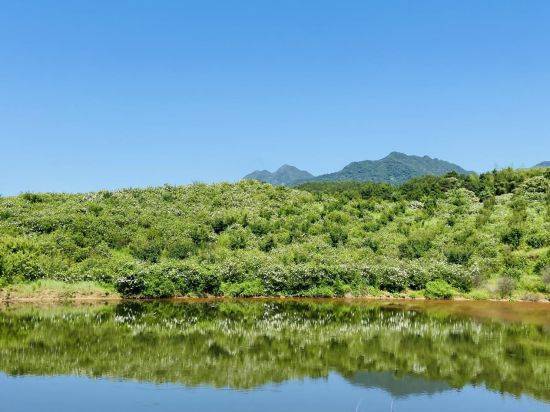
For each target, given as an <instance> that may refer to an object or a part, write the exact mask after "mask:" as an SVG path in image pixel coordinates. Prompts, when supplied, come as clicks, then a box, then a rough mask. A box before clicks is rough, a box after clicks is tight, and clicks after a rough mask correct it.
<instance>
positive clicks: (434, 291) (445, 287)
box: [424, 279, 454, 299]
mask: <svg viewBox="0 0 550 412" xmlns="http://www.w3.org/2000/svg"><path fill="white" fill-rule="evenodd" d="M453 295H454V290H453V288H452V287H451V285H449V284H448V283H447V282H445V281H444V280H441V279H438V280H432V281H430V282H428V283H426V289H425V290H424V296H425V297H426V298H428V299H451V298H452V297H453Z"/></svg>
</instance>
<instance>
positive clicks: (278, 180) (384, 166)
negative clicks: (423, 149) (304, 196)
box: [244, 152, 470, 186]
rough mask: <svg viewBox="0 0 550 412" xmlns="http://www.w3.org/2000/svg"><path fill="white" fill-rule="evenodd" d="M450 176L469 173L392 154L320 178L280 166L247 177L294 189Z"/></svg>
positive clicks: (440, 162) (426, 158) (425, 158)
mask: <svg viewBox="0 0 550 412" xmlns="http://www.w3.org/2000/svg"><path fill="white" fill-rule="evenodd" d="M448 172H457V173H460V174H467V173H470V172H468V171H467V170H464V169H463V168H462V167H460V166H458V165H456V164H454V163H449V162H446V161H444V160H439V159H432V158H431V157H429V156H409V155H406V154H404V153H399V152H391V153H390V154H389V155H387V156H386V157H384V158H383V159H380V160H363V161H362V162H352V163H350V164H349V165H347V166H346V167H344V168H343V169H342V170H340V171H338V172H334V173H329V174H325V175H321V176H317V177H316V176H313V175H312V174H311V173H309V172H306V171H305V170H300V169H297V168H296V167H294V166H289V165H284V166H281V167H280V168H279V169H278V170H277V171H276V172H274V173H271V172H268V171H267V170H256V171H255V172H252V173H250V174H248V175H246V176H245V177H244V179H254V180H259V181H261V182H266V183H271V184H274V185H287V186H293V185H298V184H301V183H306V182H330V181H344V180H355V181H360V182H386V183H392V184H400V183H404V182H406V181H407V180H409V179H411V178H413V177H418V176H424V175H444V174H445V173H448Z"/></svg>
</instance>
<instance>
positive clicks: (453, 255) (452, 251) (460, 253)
mask: <svg viewBox="0 0 550 412" xmlns="http://www.w3.org/2000/svg"><path fill="white" fill-rule="evenodd" d="M472 254H473V250H472V249H471V248H469V247H466V246H453V247H451V248H449V249H448V250H446V251H445V256H446V257H447V262H449V263H454V264H457V265H465V264H467V263H468V262H469V260H470V257H472Z"/></svg>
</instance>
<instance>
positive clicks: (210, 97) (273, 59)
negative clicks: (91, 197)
mask: <svg viewBox="0 0 550 412" xmlns="http://www.w3.org/2000/svg"><path fill="white" fill-rule="evenodd" d="M0 39H1V40H0V147H1V149H2V151H1V154H2V156H1V160H0V193H1V194H4V195H6V194H15V193H19V192H22V191H26V190H33V191H88V190H95V189H100V188H119V187H129V186H148V185H159V184H163V183H172V184H180V183H189V182H193V181H204V182H211V181H221V180H229V181H232V180H236V179H238V178H240V177H241V176H242V175H244V174H246V173H248V172H249V171H251V170H253V169H260V168H261V169H263V168H266V169H270V170H272V169H275V168H277V167H278V166H280V165H281V164H283V163H290V164H294V165H296V166H298V167H300V168H304V169H307V170H309V171H310V172H312V173H314V174H317V173H325V172H330V171H335V170H338V169H340V168H341V167H343V166H344V165H345V164H347V163H348V162H350V161H354V160H364V159H377V158H381V157H383V156H385V155H386V154H387V153H389V152H390V151H393V150H397V151H402V152H405V153H409V154H418V155H424V154H428V155H430V156H433V157H439V158H442V159H445V160H449V161H452V162H456V163H458V164H460V165H461V166H463V167H465V168H467V169H471V170H477V171H484V170H488V169H492V168H493V167H495V166H498V167H503V166H509V165H512V166H516V167H520V166H531V165H533V164H535V163H538V162H539V161H542V160H550V48H549V47H550V46H549V45H550V2H549V1H546V0H544V1H528V0H525V1H519V0H518V1H506V0H495V1H482V0H475V1H467V0H463V1H458V0H457V1H443V0H439V1H420V0H419V1H387V0H384V1H365V0H363V1H323V0H315V1H306V0H300V1H296V0H288V1H287V0H280V1H275V0H273V1H262V0H254V1H246V0H240V1H232V0H224V1H210V0H200V1H182V0H180V1H160V0H154V1H153V0H151V1H137V0H133V1H122V0H120V1H101V0H95V1H60V0H56V1H46V0H42V1H31V0H28V1H21V2H18V1H5V2H3V3H2V11H1V12H0Z"/></svg>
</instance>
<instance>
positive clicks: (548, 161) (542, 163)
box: [533, 160, 550, 167]
mask: <svg viewBox="0 0 550 412" xmlns="http://www.w3.org/2000/svg"><path fill="white" fill-rule="evenodd" d="M533 167H550V160H547V161H545V162H540V163H539V164H536V165H534V166H533Z"/></svg>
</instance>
